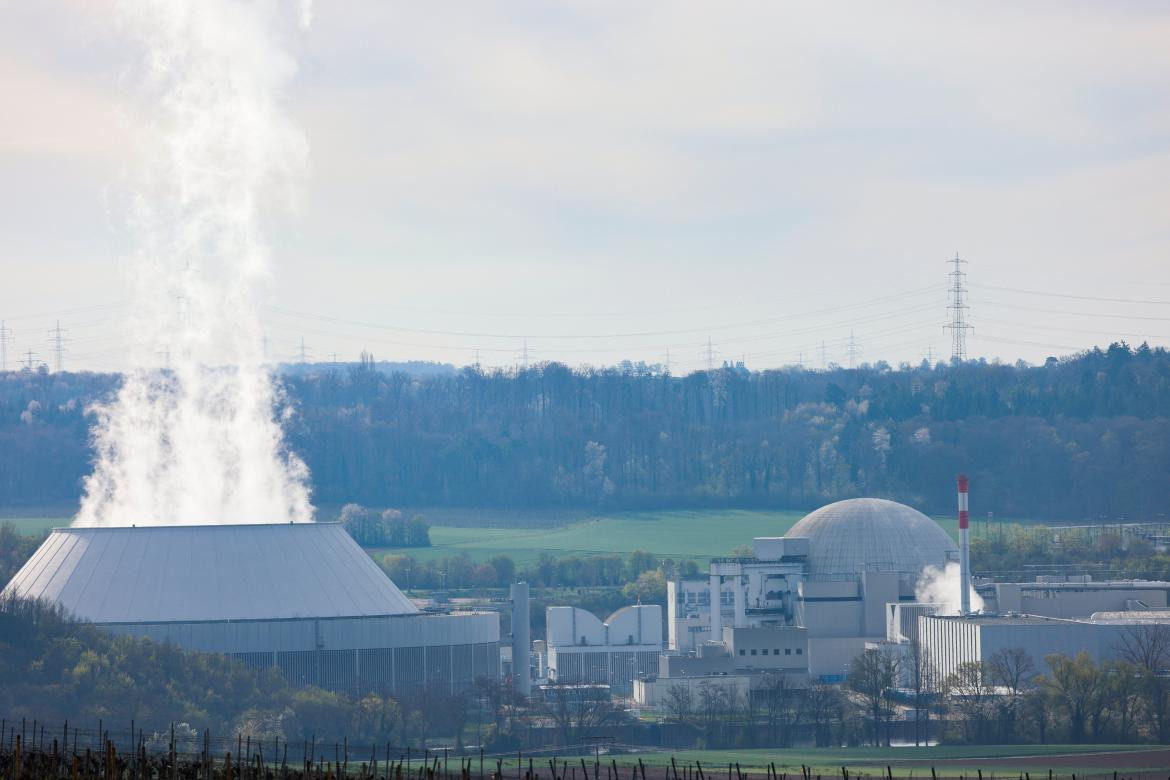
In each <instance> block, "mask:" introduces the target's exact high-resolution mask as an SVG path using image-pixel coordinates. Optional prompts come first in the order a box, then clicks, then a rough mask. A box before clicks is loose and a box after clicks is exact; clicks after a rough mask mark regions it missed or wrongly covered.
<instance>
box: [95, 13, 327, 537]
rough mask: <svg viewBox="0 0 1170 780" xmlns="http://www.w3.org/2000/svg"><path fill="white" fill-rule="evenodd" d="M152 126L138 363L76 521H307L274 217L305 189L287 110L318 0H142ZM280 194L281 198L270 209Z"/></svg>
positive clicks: (136, 24) (142, 198)
mask: <svg viewBox="0 0 1170 780" xmlns="http://www.w3.org/2000/svg"><path fill="white" fill-rule="evenodd" d="M120 10H121V12H122V13H121V19H122V20H123V21H124V22H125V24H126V27H127V29H128V30H129V31H130V33H131V34H132V35H133V37H134V38H135V39H136V40H137V41H139V42H140V43H141V45H142V58H141V63H142V68H141V76H142V78H141V84H142V85H143V87H144V89H145V92H146V95H145V97H146V101H145V103H146V104H147V105H148V106H149V107H150V108H151V110H152V111H153V113H152V114H151V122H150V127H149V128H147V132H146V135H147V136H148V137H149V139H150V143H149V144H148V145H147V148H146V149H145V150H144V158H145V159H144V162H145V164H144V165H143V171H142V173H141V175H140V176H137V177H135V182H136V186H135V187H134V194H133V196H132V198H131V206H130V208H129V211H130V216H131V219H130V222H131V229H132V231H133V233H134V236H135V238H136V239H137V240H138V244H139V250H138V252H137V253H136V255H135V256H134V257H132V258H130V261H129V268H128V271H129V278H130V284H131V285H132V287H133V293H134V294H133V300H134V302H135V312H134V315H133V321H132V326H133V327H132V333H133V336H134V341H133V348H134V355H133V361H134V368H132V369H131V370H129V371H128V372H127V374H126V376H125V378H124V381H123V384H122V385H121V387H120V389H119V391H118V392H117V394H116V396H115V397H114V398H113V399H112V400H110V401H109V402H108V403H107V404H104V405H100V406H98V407H96V408H95V409H94V412H95V415H96V424H95V428H94V431H93V441H94V447H95V458H96V462H95V465H94V471H93V474H92V475H91V476H90V477H88V478H87V479H86V482H85V490H84V496H83V499H82V503H81V509H80V511H79V513H78V516H77V518H76V519H75V521H74V524H75V525H130V524H137V525H172V524H202V523H239V522H248V523H254V522H271V523H287V522H290V521H291V522H306V521H310V520H311V519H312V506H311V505H310V503H309V491H308V488H307V477H308V473H307V470H306V468H305V466H304V464H303V463H302V462H301V461H300V460H299V459H298V458H297V457H296V456H295V455H293V454H291V453H290V452H289V451H288V449H287V447H286V444H285V441H284V437H283V433H282V430H281V422H282V420H281V418H282V417H283V416H285V414H286V412H283V411H281V410H282V409H283V408H284V407H283V404H282V399H281V397H280V394H279V390H278V387H277V386H276V384H275V382H274V379H273V377H272V376H271V373H270V372H269V370H268V368H267V367H266V366H265V361H264V355H263V348H262V341H263V333H262V331H261V327H260V322H259V318H258V311H257V306H258V295H259V293H260V291H261V290H262V288H263V286H264V284H265V282H266V281H267V278H268V275H269V272H270V258H269V250H268V247H267V245H266V242H265V241H264V239H263V232H264V222H265V220H266V219H268V218H271V217H272V216H275V215H276V214H277V213H278V212H280V211H281V210H282V209H287V207H288V206H290V205H291V204H292V203H293V202H294V201H295V198H294V197H293V196H294V194H295V193H297V192H299V186H298V185H299V180H300V178H301V176H302V174H303V172H304V170H305V165H306V160H307V144H306V142H305V139H304V137H303V136H302V134H301V133H300V131H299V130H298V129H297V128H296V126H295V125H293V123H292V122H291V121H290V120H289V119H288V117H287V116H286V115H285V114H284V113H283V112H282V110H281V107H280V98H281V95H282V91H283V89H284V88H285V86H286V84H287V83H288V82H289V80H290V79H291V78H292V76H293V75H294V73H295V71H296V63H295V61H294V59H293V57H292V56H291V54H290V44H292V43H294V42H295V40H296V35H297V33H298V32H299V29H300V28H301V27H302V26H303V25H305V24H307V22H308V20H309V18H310V9H309V5H308V3H306V2H304V0H300V1H299V2H294V3H280V2H276V0H255V1H254V2H243V1H235V0H198V1H197V2H194V1H193V2H172V1H171V0H132V1H130V2H125V3H123V5H122V6H121V8H120ZM273 206H276V208H275V209H273Z"/></svg>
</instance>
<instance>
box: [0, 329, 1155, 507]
mask: <svg viewBox="0 0 1170 780" xmlns="http://www.w3.org/2000/svg"><path fill="white" fill-rule="evenodd" d="M117 382H118V378H117V377H116V376H111V375H94V374H66V373H57V374H51V373H48V372H43V371H42V372H36V371H33V372H28V371H23V372H9V373H6V374H3V375H0V503H3V504H17V503H24V504H30V503H38V502H40V503H48V502H60V501H72V500H76V498H77V496H78V494H79V490H80V484H81V483H80V480H81V478H82V476H83V475H84V474H85V473H86V472H87V471H88V470H89V468H90V466H89V458H90V450H89V445H88V440H87V431H88V423H89V420H88V419H87V416H86V410H87V408H88V407H89V406H90V405H91V404H92V403H93V402H94V401H96V400H98V399H100V398H103V397H105V396H106V395H108V394H109V393H110V392H112V391H113V390H114V389H115V387H116V385H117ZM282 382H283V385H284V387H283V389H284V397H285V398H286V401H287V404H288V406H289V409H288V410H287V411H289V412H290V413H291V415H290V417H289V422H288V423H287V432H288V440H289V442H290V446H291V447H292V448H294V449H295V450H296V452H297V453H298V454H299V455H300V456H301V457H302V458H303V459H304V460H305V462H306V463H307V464H308V465H309V467H310V469H311V473H312V479H313V485H312V487H313V492H314V495H315V496H316V498H317V500H318V501H320V502H322V503H332V504H344V503H348V502H360V503H363V504H366V505H375V506H463V507H476V506H482V507H512V508H518V507H568V506H572V507H592V506H604V507H609V508H637V507H667V506H761V507H763V506H770V507H788V508H799V507H814V506H818V505H821V504H823V503H826V502H828V501H832V500H836V499H840V498H847V497H851V496H857V495H877V496H885V497H890V498H894V499H897V500H901V501H904V502H906V503H909V504H911V505H913V506H916V507H918V508H921V509H923V510H925V511H928V512H945V511H950V510H951V509H952V507H953V504H954V497H953V492H954V487H953V479H954V474H955V473H956V472H959V471H965V472H968V473H969V474H971V476H972V478H973V484H974V486H975V491H974V492H973V494H972V499H973V507H972V508H973V510H974V511H975V512H976V514H977V515H978V514H979V513H981V512H984V511H988V510H990V511H994V512H995V513H996V514H997V515H998V516H1001V517H1003V516H1016V517H1029V518H1033V519H1038V518H1057V519H1061V520H1075V519H1086V518H1088V519H1095V518H1099V517H1102V516H1106V517H1110V518H1125V519H1128V520H1141V519H1150V518H1155V517H1157V516H1158V515H1159V513H1164V512H1165V510H1164V507H1165V506H1166V505H1167V504H1168V502H1170V483H1167V481H1166V480H1164V479H1162V478H1161V475H1163V474H1165V473H1166V472H1167V471H1168V470H1170V356H1168V355H1167V352H1166V351H1165V350H1164V349H1162V348H1150V347H1149V346H1147V345H1145V344H1143V345H1141V346H1140V347H1138V348H1132V347H1130V346H1128V345H1126V344H1120V343H1119V344H1112V345H1110V346H1109V347H1108V348H1106V349H1092V350H1089V351H1087V352H1084V353H1081V354H1078V355H1075V356H1072V357H1067V358H1061V359H1056V358H1052V359H1050V360H1048V361H1046V362H1045V364H1044V365H1040V366H1029V365H1024V364H1017V365H1002V364H997V363H987V362H983V361H969V362H965V363H961V364H942V363H939V364H935V365H929V364H925V363H924V364H921V365H917V366H915V365H908V364H904V365H901V366H897V367H892V366H889V365H887V364H885V363H881V362H879V363H876V364H873V365H863V366H861V367H859V368H856V369H843V368H839V367H831V368H830V369H828V370H823V371H810V370H803V369H800V368H789V369H779V370H768V371H760V372H751V371H746V370H742V369H739V368H737V367H725V368H722V369H715V370H711V371H700V372H695V373H692V374H689V375H687V376H673V375H671V374H669V373H668V372H665V371H662V370H661V369H660V368H658V367H653V366H642V365H623V366H619V367H613V368H604V369H592V368H581V369H570V368H568V367H566V366H564V365H561V364H558V363H546V364H541V365H538V366H534V367H531V368H527V369H522V370H521V369H517V370H510V371H492V372H484V371H480V370H478V369H474V368H468V369H464V370H462V371H460V372H458V373H454V374H447V375H443V374H437V375H436V374H432V375H428V376H416V375H410V374H406V373H393V374H389V375H388V374H386V373H384V372H382V371H379V370H377V368H376V367H375V364H374V363H373V361H372V360H367V361H363V362H362V363H361V364H360V365H354V366H350V367H347V368H332V367H329V368H326V367H322V368H321V369H319V370H316V371H309V372H306V373H303V374H298V375H295V376H285V377H283V378H282Z"/></svg>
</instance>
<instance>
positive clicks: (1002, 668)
mask: <svg viewBox="0 0 1170 780" xmlns="http://www.w3.org/2000/svg"><path fill="white" fill-rule="evenodd" d="M987 672H988V674H990V675H991V680H992V682H993V683H995V684H996V685H998V686H1000V687H1001V688H1003V689H1004V696H1002V697H1001V698H1000V700H999V701H1000V706H999V718H998V721H999V726H1000V740H1001V741H1003V742H1016V741H1018V740H1019V728H1018V727H1019V722H1020V708H1021V705H1022V702H1023V698H1024V694H1025V693H1027V691H1028V690H1029V689H1030V688H1031V687H1032V686H1033V684H1034V682H1035V680H1036V662H1035V661H1033V660H1032V656H1031V655H1029V654H1028V651H1026V650H1025V649H1024V648H1022V647H1007V648H1002V649H1000V650H997V651H996V652H995V653H993V654H992V656H991V658H989V659H988V661H987Z"/></svg>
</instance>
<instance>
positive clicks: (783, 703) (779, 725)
mask: <svg viewBox="0 0 1170 780" xmlns="http://www.w3.org/2000/svg"><path fill="white" fill-rule="evenodd" d="M760 695H761V697H762V699H763V703H764V715H765V717H766V718H767V722H768V731H769V732H770V736H771V738H772V743H773V744H774V745H778V746H780V747H792V741H793V737H794V736H795V735H794V731H795V728H796V724H797V722H798V720H799V718H800V714H801V712H800V707H798V706H797V696H798V695H799V691H798V690H796V689H794V688H793V686H792V684H791V683H789V682H788V680H787V678H786V677H785V676H784V675H782V674H769V675H767V676H766V677H765V679H764V684H763V685H762V686H761V687H760Z"/></svg>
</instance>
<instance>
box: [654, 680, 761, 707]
mask: <svg viewBox="0 0 1170 780" xmlns="http://www.w3.org/2000/svg"><path fill="white" fill-rule="evenodd" d="M752 682H753V678H752V676H751V675H748V674H708V675H703V676H701V677H672V678H666V677H653V678H649V679H646V680H634V704H636V705H637V706H639V707H647V708H650V709H659V708H661V707H662V706H663V704H664V703H665V702H666V701H667V699H668V697H669V691H670V690H671V689H672V688H675V689H681V690H684V691H686V692H687V693H689V694H690V696H691V700H692V701H693V702H695V704H696V705H700V706H701V702H702V701H703V696H704V694H705V693H707V692H708V691H710V692H712V693H714V692H716V691H717V692H718V693H720V694H723V695H726V696H729V697H730V698H731V699H733V700H734V701H737V702H743V701H747V700H748V697H749V696H750V695H751V690H752Z"/></svg>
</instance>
